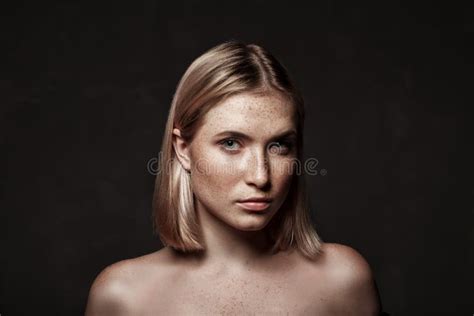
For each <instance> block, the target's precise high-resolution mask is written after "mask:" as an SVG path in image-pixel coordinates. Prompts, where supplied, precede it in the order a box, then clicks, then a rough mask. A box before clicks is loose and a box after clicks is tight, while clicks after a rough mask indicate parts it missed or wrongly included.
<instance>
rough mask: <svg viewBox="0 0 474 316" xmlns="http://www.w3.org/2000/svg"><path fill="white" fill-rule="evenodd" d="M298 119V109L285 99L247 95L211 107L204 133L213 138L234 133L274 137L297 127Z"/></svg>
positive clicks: (230, 98)
mask: <svg viewBox="0 0 474 316" xmlns="http://www.w3.org/2000/svg"><path fill="white" fill-rule="evenodd" d="M295 118H296V111H295V107H294V106H293V104H291V102H290V101H289V100H288V99H286V98H284V97H283V96H280V95H278V94H276V93H275V94H265V95H256V94H248V93H243V94H237V95H233V96H231V97H229V98H227V99H225V100H224V101H222V102H221V103H219V104H218V105H216V106H214V107H213V108H211V110H209V112H208V113H206V115H205V116H204V119H203V125H202V126H201V128H200V132H201V133H202V134H205V135H209V134H215V133H219V132H222V131H225V130H233V131H239V132H242V133H245V134H247V135H249V136H253V135H254V136H262V137H264V136H272V135H273V134H275V133H278V132H281V131H286V130H288V129H291V128H295V124H296V121H295ZM210 136H212V135H210Z"/></svg>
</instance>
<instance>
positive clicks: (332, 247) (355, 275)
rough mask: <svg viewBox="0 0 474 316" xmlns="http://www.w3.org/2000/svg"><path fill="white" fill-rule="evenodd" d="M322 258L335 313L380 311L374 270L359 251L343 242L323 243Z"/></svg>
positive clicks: (376, 313) (369, 313)
mask: <svg viewBox="0 0 474 316" xmlns="http://www.w3.org/2000/svg"><path fill="white" fill-rule="evenodd" d="M321 261H322V263H321V265H322V267H323V268H322V269H323V271H324V275H325V278H326V280H327V281H328V284H330V285H329V293H331V298H330V302H332V303H333V304H334V312H335V313H334V314H339V313H340V314H350V315H378V314H379V312H380V301H379V295H378V292H377V288H376V285H375V281H374V277H373V273H372V269H371V267H370V265H369V263H368V262H367V260H366V259H365V258H364V257H363V256H362V255H361V254H360V253H359V252H358V251H356V250H355V249H353V248H351V247H348V246H345V245H341V244H335V243H324V244H323V248H322V255H321ZM336 311H337V312H336Z"/></svg>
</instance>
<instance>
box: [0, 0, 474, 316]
mask: <svg viewBox="0 0 474 316" xmlns="http://www.w3.org/2000/svg"><path fill="white" fill-rule="evenodd" d="M111 3H112V2H111ZM118 3H119V1H117V2H116V3H115V4H113V5H111V4H109V5H104V4H98V3H97V2H96V3H94V4H87V3H85V2H79V1H75V2H74V1H58V2H57V3H54V2H53V1H48V2H47V3H46V2H45V1H37V2H33V1H31V3H29V4H27V3H18V4H17V5H16V6H14V7H13V6H10V7H5V5H2V6H4V7H3V8H2V10H1V11H2V13H1V14H2V19H1V21H0V24H1V30H0V32H1V35H2V36H1V38H2V43H1V45H2V46H1V47H2V48H1V52H0V56H1V70H0V91H1V99H0V108H1V110H0V111H1V112H0V114H1V121H0V126H1V127H0V128H1V131H2V133H1V136H0V137H1V138H0V139H1V157H2V158H1V159H2V160H1V162H2V170H1V173H0V175H1V178H2V181H1V185H2V186H1V189H2V192H1V215H0V219H1V226H0V227H1V229H0V234H1V236H2V238H1V244H0V246H1V272H0V273H1V275H0V285H1V288H0V291H1V292H0V304H1V305H0V313H1V314H2V315H6V316H10V315H20V314H38V313H40V314H43V312H47V313H48V314H51V315H52V314H55V313H58V314H62V315H75V314H82V313H83V311H84V307H85V303H86V298H87V293H88V290H89V287H90V285H91V283H92V281H93V279H94V278H95V276H96V275H97V274H98V273H99V271H100V270H102V269H103V268H104V267H105V266H107V265H109V264H111V263H113V262H116V261H118V260H121V259H125V258H130V257H134V256H139V255H142V254H145V253H148V252H152V251H154V250H156V249H158V248H159V247H160V243H159V241H158V240H155V239H153V237H152V231H151V221H150V213H151V197H152V190H153V181H154V178H153V176H152V175H151V174H150V173H149V172H148V171H147V162H148V161H149V160H150V159H152V158H153V157H156V156H157V154H158V151H159V148H160V143H161V136H162V132H163V129H164V122H165V119H166V116H167V112H168V108H169V104H170V101H171V98H172V94H173V92H174V89H175V87H176V84H177V82H178V80H179V78H180V76H181V75H182V74H183V72H184V70H185V69H186V67H187V66H188V65H189V63H190V62H191V61H192V60H193V59H194V58H196V57H197V56H198V55H200V54H201V53H203V52H204V51H205V50H206V49H208V48H210V47H212V46H214V45H216V44H217V43H220V42H222V41H224V40H227V39H232V38H235V39H240V40H243V41H246V42H255V43H258V44H260V45H262V46H264V47H266V48H268V49H269V50H270V51H271V52H273V53H274V54H275V55H276V56H277V57H278V58H279V59H280V60H281V61H282V62H283V64H284V65H286V66H287V68H288V69H289V71H290V73H291V75H292V77H293V78H294V80H295V81H296V82H297V84H298V85H299V86H300V88H301V90H302V92H303V94H304V97H305V99H306V103H307V113H308V114H307V126H306V135H305V141H306V148H305V150H306V156H307V157H313V158H317V159H318V161H319V165H318V169H319V170H321V169H325V170H326V171H327V174H325V175H324V176H323V175H321V174H318V175H315V176H309V177H308V182H309V184H310V192H311V203H312V207H313V217H314V220H315V222H316V224H317V228H318V230H319V232H320V234H321V235H322V237H323V239H324V240H326V241H332V242H339V243H344V244H347V245H350V246H352V247H354V248H356V249H357V250H358V251H359V252H361V253H362V254H363V255H364V256H365V257H366V259H367V260H368V261H369V263H370V264H371V266H372V268H373V270H374V272H375V276H376V279H377V283H378V286H379V289H380V293H381V297H382V300H383V305H384V309H385V310H386V311H387V312H389V313H391V314H392V315H437V314H439V315H447V314H450V315H471V314H472V313H473V312H474V305H473V303H472V300H471V301H470V299H472V281H473V274H472V266H473V263H474V262H473V261H474V260H473V257H474V256H473V241H474V229H473V224H472V223H473V221H472V217H473V216H472V215H473V210H474V208H473V202H472V198H473V195H474V194H473V193H474V187H473V185H472V180H471V179H472V176H473V172H472V171H473V168H472V166H471V165H470V161H471V160H472V158H473V155H472V150H471V148H470V147H471V146H472V141H470V139H472V138H469V137H470V134H469V133H470V132H471V133H472V127H471V126H470V123H471V122H472V116H471V115H472V114H471V113H472V111H471V110H470V107H471V106H472V98H471V91H469V90H468V88H470V86H471V85H472V70H473V69H472V68H473V67H472V55H473V54H472V53H473V52H472V48H473V47H472V42H471V43H470V44H469V43H468V41H467V39H468V38H469V37H471V38H472V35H473V31H474V25H473V20H472V12H469V11H468V10H467V8H462V7H457V8H456V7H434V4H433V3H430V4H429V5H430V7H425V6H421V5H420V6H418V7H415V6H414V5H413V4H412V5H409V6H407V7H402V6H398V5H395V4H387V3H385V2H380V3H379V4H371V5H368V4H361V3H360V2H349V1H347V3H343V2H342V1H329V0H328V1H320V2H318V3H319V4H318V5H317V6H315V5H314V4H313V5H312V6H309V5H303V4H298V3H296V2H291V3H289V4H288V3H287V4H275V3H273V4H271V5H270V4H265V3H264V2H263V1H252V2H250V1H244V2H238V3H237V2H235V3H229V2H217V1H216V2H214V3H212V2H208V1H207V2H201V1H187V2H179V1H178V2H173V4H171V3H162V2H161V3H160V2H158V1H144V2H140V1H129V3H128V4H118ZM356 3H357V4H356ZM468 59H469V60H470V62H468ZM42 311H43V312H42Z"/></svg>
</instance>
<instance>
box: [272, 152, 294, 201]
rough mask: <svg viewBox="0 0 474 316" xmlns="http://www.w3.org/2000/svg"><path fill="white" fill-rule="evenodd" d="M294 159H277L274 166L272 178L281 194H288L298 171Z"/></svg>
mask: <svg viewBox="0 0 474 316" xmlns="http://www.w3.org/2000/svg"><path fill="white" fill-rule="evenodd" d="M295 167H296V163H295V160H294V159H275V160H274V161H273V165H272V178H273V182H274V185H275V187H276V190H277V191H279V193H280V194H284V193H286V192H287V191H288V190H289V188H290V186H291V183H292V180H293V177H294V173H295V171H296V168H295Z"/></svg>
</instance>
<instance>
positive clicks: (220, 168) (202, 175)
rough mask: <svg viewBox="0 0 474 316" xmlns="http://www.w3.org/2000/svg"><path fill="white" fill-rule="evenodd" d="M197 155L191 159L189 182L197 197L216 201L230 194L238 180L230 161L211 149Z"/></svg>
mask: <svg viewBox="0 0 474 316" xmlns="http://www.w3.org/2000/svg"><path fill="white" fill-rule="evenodd" d="M197 156H199V159H197V160H193V163H192V167H191V168H192V169H191V183H192V186H193V190H194V192H195V194H196V195H197V197H198V198H200V199H206V200H210V201H218V200H221V199H224V198H228V197H229V196H231V191H232V189H233V188H235V184H236V182H237V181H238V176H237V172H236V170H235V167H234V166H233V163H232V161H230V160H229V159H228V158H225V157H222V155H219V154H218V153H215V152H212V151H207V153H206V152H203V153H197Z"/></svg>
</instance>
